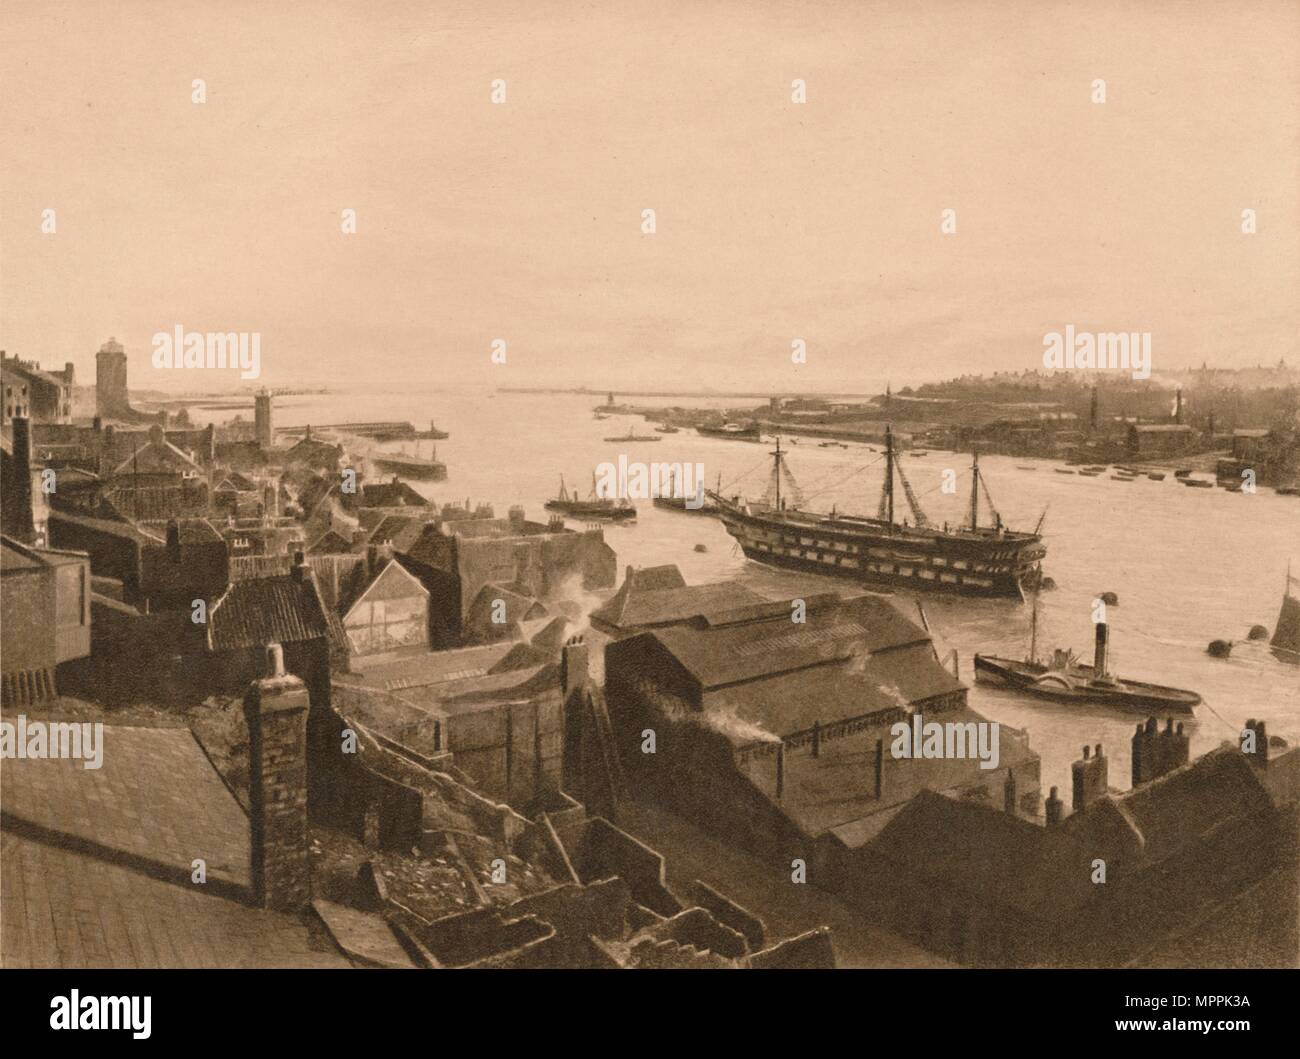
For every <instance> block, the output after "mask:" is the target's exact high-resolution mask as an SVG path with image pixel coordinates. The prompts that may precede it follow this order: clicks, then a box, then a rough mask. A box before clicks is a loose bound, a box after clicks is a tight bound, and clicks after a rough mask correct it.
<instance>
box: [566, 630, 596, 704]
mask: <svg viewBox="0 0 1300 1059" xmlns="http://www.w3.org/2000/svg"><path fill="white" fill-rule="evenodd" d="M588 661H589V655H588V650H587V645H586V644H585V643H584V642H583V639H582V637H581V636H574V637H572V638H570V640H569V642H568V643H566V644H565V645H564V647H563V649H562V650H561V652H560V691H561V693H562V694H563V696H564V699H565V701H566V702H567V701H568V698H569V696H570V695H572V694H573V692H575V691H577V690H579V689H581V688H583V687H585V686H586V683H587V664H588Z"/></svg>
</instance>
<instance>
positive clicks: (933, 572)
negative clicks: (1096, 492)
mask: <svg viewBox="0 0 1300 1059" xmlns="http://www.w3.org/2000/svg"><path fill="white" fill-rule="evenodd" d="M785 455H786V454H785V453H784V452H783V451H782V450H781V443H780V439H779V438H778V439H777V446H776V451H775V452H773V453H772V456H773V459H774V462H773V467H772V474H771V478H770V481H769V484H768V489H767V492H766V494H765V495H764V497H763V499H762V500H761V501H759V500H754V501H749V500H742V499H741V498H740V497H733V498H730V499H728V498H725V497H723V496H721V495H720V491H719V493H715V494H713V495H714V497H715V499H716V500H717V502H718V508H719V514H720V516H721V518H722V522H723V525H724V526H725V527H726V530H727V532H728V533H730V534H731V536H732V537H734V538H735V539H736V541H737V542H738V543H739V544H740V547H741V549H742V551H744V553H745V556H746V557H747V558H749V559H753V560H754V561H755V562H760V563H765V564H767V565H769V566H778V567H783V568H785V569H793V570H802V571H806V572H808V573H819V574H826V575H829V576H832V577H841V578H848V579H851V580H854V581H860V582H871V583H881V584H887V585H893V586H897V587H909V588H917V589H927V590H936V591H941V592H952V593H958V594H964V595H983V596H1010V597H1014V598H1023V590H1024V588H1026V587H1030V586H1032V585H1033V584H1035V583H1036V582H1037V580H1038V578H1039V577H1040V576H1041V572H1042V571H1041V560H1042V559H1043V557H1044V556H1045V555H1046V553H1047V549H1046V547H1045V546H1044V545H1043V539H1042V536H1041V534H1040V533H1039V529H1041V528H1042V520H1041V519H1040V520H1039V526H1038V528H1037V529H1035V531H1034V532H1032V533H1026V532H1017V531H1013V530H1009V529H1007V528H1006V526H1004V525H1003V523H1002V517H1001V516H1000V515H998V513H997V511H996V510H994V509H993V503H992V499H991V498H990V497H989V494H988V487H987V486H986V485H985V484H984V482H983V479H982V478H981V476H980V470H979V457H978V456H976V457H975V458H974V460H973V463H972V482H971V502H970V519H969V522H964V523H963V524H962V525H961V526H957V527H952V528H950V527H948V526H947V525H944V526H943V527H942V528H939V527H936V526H933V525H931V523H930V520H929V519H928V518H927V517H926V514H925V512H924V511H923V510H922V509H921V507H920V505H919V504H918V503H917V499H916V495H915V494H914V493H913V492H912V487H911V485H910V484H909V483H908V481H907V477H906V475H905V474H904V473H903V469H902V467H901V466H900V464H899V461H898V459H897V457H896V454H895V451H894V439H893V432H892V430H890V429H888V428H887V429H886V431H885V453H884V460H885V481H884V486H883V488H882V491H881V496H880V505H879V510H878V512H877V515H876V517H875V518H870V517H867V516H864V515H846V514H837V513H836V512H835V511H834V510H833V509H832V511H831V512H830V513H829V514H821V513H816V512H812V511H805V510H802V508H801V505H802V503H803V500H802V497H801V496H800V493H799V489H798V486H797V484H795V482H794V478H793V476H792V475H791V474H790V471H789V468H788V467H787V466H786V463H785ZM895 473H897V475H898V478H899V481H900V482H901V484H902V486H903V492H904V495H905V496H906V498H907V503H908V505H909V506H910V508H911V510H912V514H913V517H914V519H915V523H914V524H911V525H909V524H908V522H907V520H906V519H904V520H903V521H902V522H901V523H900V521H899V520H898V519H896V518H895V514H894V475H895ZM981 493H982V494H983V495H984V497H985V499H986V500H987V501H988V506H989V508H990V510H992V513H993V519H994V522H993V525H992V526H981V525H980V523H979V505H980V501H979V498H980V495H981Z"/></svg>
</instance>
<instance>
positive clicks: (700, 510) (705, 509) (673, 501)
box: [653, 472, 722, 515]
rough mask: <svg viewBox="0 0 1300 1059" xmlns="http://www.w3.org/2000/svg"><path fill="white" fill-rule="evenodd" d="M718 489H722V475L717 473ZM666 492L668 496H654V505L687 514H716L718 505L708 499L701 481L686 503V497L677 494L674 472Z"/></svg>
mask: <svg viewBox="0 0 1300 1059" xmlns="http://www.w3.org/2000/svg"><path fill="white" fill-rule="evenodd" d="M718 489H719V491H721V489H722V475H718ZM668 493H669V495H668V496H657V497H655V498H654V501H653V503H654V506H655V507H659V508H665V509H667V510H669V511H682V512H685V513H686V514H688V515H716V514H717V513H718V505H717V503H716V502H715V501H713V500H711V499H709V497H708V494H707V493H706V492H705V490H704V483H703V482H700V483H699V484H698V492H697V493H696V494H695V496H693V497H690V498H689V499H690V501H691V502H690V503H689V504H687V502H686V501H687V499H688V498H687V497H684V496H678V495H677V493H678V487H677V475H676V472H674V473H673V474H672V477H671V478H670V485H669V488H668Z"/></svg>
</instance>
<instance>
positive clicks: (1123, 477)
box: [1110, 474, 1137, 482]
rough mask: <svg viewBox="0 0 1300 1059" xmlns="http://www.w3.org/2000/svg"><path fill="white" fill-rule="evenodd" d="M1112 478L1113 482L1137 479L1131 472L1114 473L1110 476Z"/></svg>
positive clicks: (1134, 480)
mask: <svg viewBox="0 0 1300 1059" xmlns="http://www.w3.org/2000/svg"><path fill="white" fill-rule="evenodd" d="M1110 480H1111V481H1112V482H1136V481H1137V479H1136V478H1134V477H1133V476H1132V475H1131V474H1112V475H1111V476H1110Z"/></svg>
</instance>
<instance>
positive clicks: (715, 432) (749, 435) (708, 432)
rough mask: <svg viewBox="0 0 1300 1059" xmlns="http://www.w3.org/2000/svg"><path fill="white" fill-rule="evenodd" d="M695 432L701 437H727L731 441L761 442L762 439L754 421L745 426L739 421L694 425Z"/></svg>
mask: <svg viewBox="0 0 1300 1059" xmlns="http://www.w3.org/2000/svg"><path fill="white" fill-rule="evenodd" d="M695 433H697V434H699V435H700V436H701V437H706V438H728V439H730V440H731V441H755V442H761V441H762V440H763V438H762V435H761V434H760V433H759V430H758V424H756V423H751V424H750V425H749V426H747V427H746V426H741V425H740V424H739V423H723V424H722V426H720V427H696V428H695Z"/></svg>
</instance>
